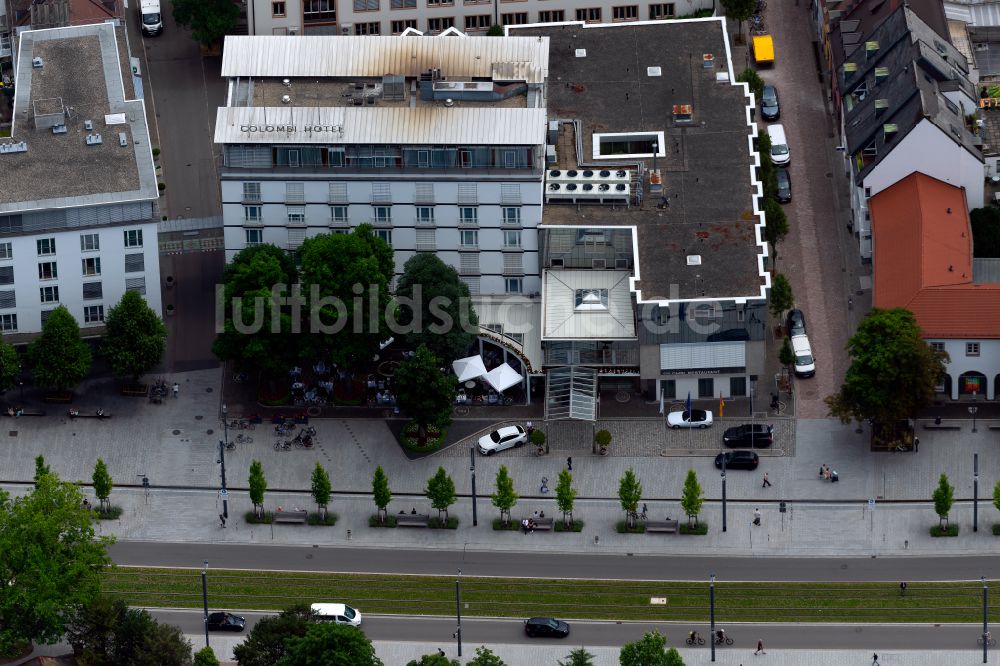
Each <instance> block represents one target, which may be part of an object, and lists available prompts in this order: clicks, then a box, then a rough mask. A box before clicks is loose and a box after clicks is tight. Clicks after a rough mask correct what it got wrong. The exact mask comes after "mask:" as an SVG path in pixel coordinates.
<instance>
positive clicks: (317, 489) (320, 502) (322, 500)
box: [312, 463, 333, 518]
mask: <svg viewBox="0 0 1000 666" xmlns="http://www.w3.org/2000/svg"><path fill="white" fill-rule="evenodd" d="M332 491H333V487H332V486H331V485H330V475H329V474H327V473H326V470H325V469H323V466H322V465H320V464H319V463H316V466H315V467H314V468H313V473H312V496H313V501H315V502H316V506H317V507H319V512H320V515H321V516H323V518H326V505H327V504H329V503H330V494H331V493H332Z"/></svg>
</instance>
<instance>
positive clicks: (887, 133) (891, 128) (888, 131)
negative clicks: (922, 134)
mask: <svg viewBox="0 0 1000 666" xmlns="http://www.w3.org/2000/svg"><path fill="white" fill-rule="evenodd" d="M898 131H899V127H898V126H897V125H894V124H892V123H886V124H885V125H882V133H883V135H884V137H885V140H886V142H888V141H890V140H892V137H893V136H895V135H896V132H898Z"/></svg>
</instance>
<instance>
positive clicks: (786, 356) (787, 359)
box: [778, 335, 795, 367]
mask: <svg viewBox="0 0 1000 666" xmlns="http://www.w3.org/2000/svg"><path fill="white" fill-rule="evenodd" d="M778 360H779V361H781V364H782V365H783V366H785V367H791V366H793V365H795V350H794V349H792V339H791V338H790V337H788V336H787V335H786V336H785V340H784V342H782V343H781V349H780V350H779V351H778Z"/></svg>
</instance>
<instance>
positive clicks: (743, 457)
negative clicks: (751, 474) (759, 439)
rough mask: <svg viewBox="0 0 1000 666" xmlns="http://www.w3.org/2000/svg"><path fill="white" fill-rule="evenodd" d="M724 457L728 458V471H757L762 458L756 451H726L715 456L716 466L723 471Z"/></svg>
mask: <svg viewBox="0 0 1000 666" xmlns="http://www.w3.org/2000/svg"><path fill="white" fill-rule="evenodd" d="M722 456H725V457H726V469H749V470H754V469H757V465H759V464H760V457H759V456H758V455H757V453H756V452H754V451H726V452H725V453H720V454H719V455H717V456H715V466H716V467H718V468H719V469H722Z"/></svg>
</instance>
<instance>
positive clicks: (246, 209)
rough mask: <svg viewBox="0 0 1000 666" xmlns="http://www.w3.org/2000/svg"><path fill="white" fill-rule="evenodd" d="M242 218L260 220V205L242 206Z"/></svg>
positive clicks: (248, 220)
mask: <svg viewBox="0 0 1000 666" xmlns="http://www.w3.org/2000/svg"><path fill="white" fill-rule="evenodd" d="M243 219H244V220H246V221H247V222H254V223H259V222H260V221H261V206H243Z"/></svg>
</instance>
